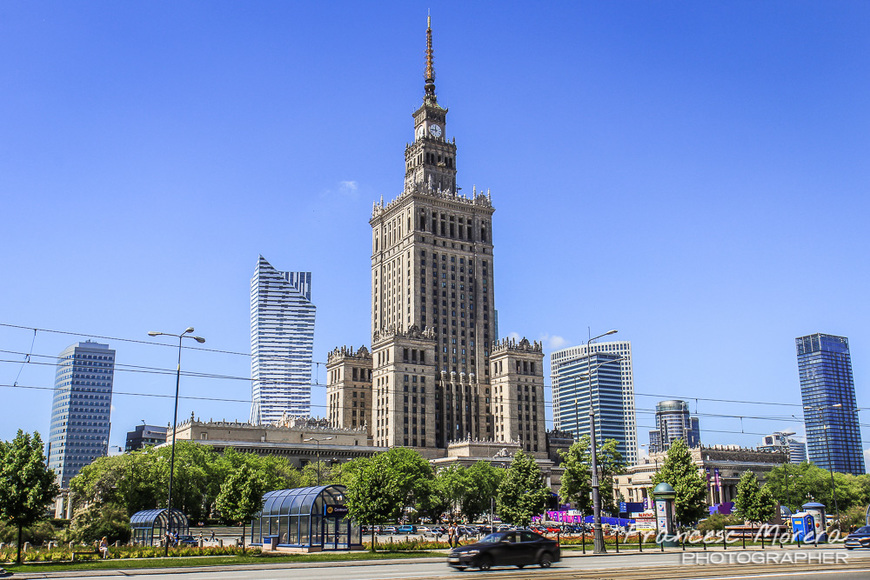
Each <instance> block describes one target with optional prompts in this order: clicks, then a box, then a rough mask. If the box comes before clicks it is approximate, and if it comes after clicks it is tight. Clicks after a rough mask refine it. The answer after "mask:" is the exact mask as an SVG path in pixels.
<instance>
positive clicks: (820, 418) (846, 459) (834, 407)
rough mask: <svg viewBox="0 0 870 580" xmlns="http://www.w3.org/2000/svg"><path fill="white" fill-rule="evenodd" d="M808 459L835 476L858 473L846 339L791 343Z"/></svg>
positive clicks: (822, 337) (825, 337)
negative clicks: (830, 471) (793, 345)
mask: <svg viewBox="0 0 870 580" xmlns="http://www.w3.org/2000/svg"><path fill="white" fill-rule="evenodd" d="M795 342H796V346H797V359H798V373H799V375H800V382H801V398H802V400H803V406H804V425H805V426H806V431H807V455H808V456H809V460H810V461H812V462H813V463H815V464H816V465H818V466H819V467H822V468H824V469H828V470H833V471H837V472H840V473H852V474H855V475H861V474H863V473H864V456H863V453H862V449H861V429H860V427H859V424H858V408H857V407H858V406H857V404H856V400H855V383H854V381H853V379H852V359H851V356H850V355H849V339H848V338H846V337H845V336H833V335H830V334H811V335H809V336H802V337H800V338H797V339H795Z"/></svg>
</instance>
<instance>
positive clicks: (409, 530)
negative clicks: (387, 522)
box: [396, 524, 417, 534]
mask: <svg viewBox="0 0 870 580" xmlns="http://www.w3.org/2000/svg"><path fill="white" fill-rule="evenodd" d="M396 533H398V534H416V533H417V526H412V525H410V524H405V525H404V526H399V527H398V528H397V529H396Z"/></svg>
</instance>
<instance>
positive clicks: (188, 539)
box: [178, 536, 199, 546]
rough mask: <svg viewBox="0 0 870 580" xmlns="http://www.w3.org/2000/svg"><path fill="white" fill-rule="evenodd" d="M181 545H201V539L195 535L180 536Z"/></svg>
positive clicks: (179, 542)
mask: <svg viewBox="0 0 870 580" xmlns="http://www.w3.org/2000/svg"><path fill="white" fill-rule="evenodd" d="M178 545H179V546H199V540H197V539H196V538H194V537H193V536H178Z"/></svg>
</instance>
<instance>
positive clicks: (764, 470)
mask: <svg viewBox="0 0 870 580" xmlns="http://www.w3.org/2000/svg"><path fill="white" fill-rule="evenodd" d="M689 452H690V453H691V454H692V460H693V462H694V463H695V465H697V466H698V472H699V473H700V474H701V477H703V478H704V479H705V480H707V474H708V473H709V475H710V478H709V483H708V485H707V503H708V505H711V506H712V505H715V504H719V503H723V502H726V501H734V498H735V497H737V484H738V482H739V481H740V476H742V475H743V473H744V472H746V471H751V472H753V473H755V475H756V476H758V479H759V480H760V481H761V482H762V483H764V480H765V479H766V477H767V474H768V473H769V472H770V471H771V470H772V469H773V468H774V467H778V466H780V465H782V464H783V463H787V462H788V454H786V453H784V452H772V451H764V450H759V449H749V448H745V447H738V446H736V445H714V446H712V447H704V446H699V447H695V448H694V449H690V450H689ZM666 457H667V452H662V453H651V454H650V456H649V457H647V458H646V459H645V462H644V463H641V464H638V465H632V466H630V467H629V468H628V469H626V472H625V473H624V474H622V475H619V476H617V477H616V485H615V486H614V493H615V495H616V497H617V498H619V497H620V495H621V496H622V498H624V499H625V501H643V498H645V497H648V494H649V492H650V489H652V487H653V486H652V483H651V480H652V477H653V475H654V474H655V473H656V471H658V468H659V466H661V465H662V464H663V463H664V461H665V458H666ZM717 469H718V470H719V485H718V486H717V485H716V481H715V473H716V470H717ZM708 470H709V472H708Z"/></svg>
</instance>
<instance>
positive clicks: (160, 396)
mask: <svg viewBox="0 0 870 580" xmlns="http://www.w3.org/2000/svg"><path fill="white" fill-rule="evenodd" d="M0 388H9V389H23V390H37V391H53V390H54V387H37V386H28V385H10V384H0ZM402 392H404V391H402ZM112 394H113V395H122V396H127V397H145V398H156V399H172V398H174V395H169V394H159V393H134V392H127V391H114V392H113V393H112ZM179 399H184V400H191V401H212V402H217V403H240V404H245V405H250V404H251V402H252V401H251V400H250V399H226V398H220V397H195V396H189V395H187V396H185V395H181V396H179ZM310 406H311V408H313V409H324V410H325V409H327V408H328V405H320V404H313V403H312V404H311V405H310ZM644 413H645V414H646V413H647V412H646V411H645V412H644ZM423 414H424V415H433V414H434V413H423ZM724 417H728V418H733V417H731V416H730V415H726V416H724ZM545 424H550V425H551V426H552V424H553V420H552V419H546V420H545ZM861 426H862V427H870V425H868V424H863V423H862V424H861ZM637 428H638V429H649V430H652V429H654V427H652V426H647V425H638V426H637ZM702 432H704V433H723V434H728V435H755V436H759V437H763V436H765V435H770V433H754V432H748V431H743V432H741V431H730V430H726V429H706V428H705V429H702ZM868 443H870V441H862V444H864V445H867V444H868Z"/></svg>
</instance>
